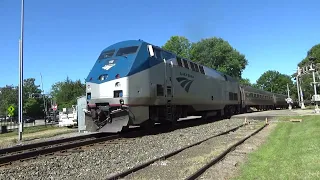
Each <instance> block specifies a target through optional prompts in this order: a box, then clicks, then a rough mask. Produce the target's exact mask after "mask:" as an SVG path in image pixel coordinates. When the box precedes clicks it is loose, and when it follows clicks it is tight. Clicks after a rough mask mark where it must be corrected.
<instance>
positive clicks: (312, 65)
mask: <svg viewBox="0 0 320 180" xmlns="http://www.w3.org/2000/svg"><path fill="white" fill-rule="evenodd" d="M309 60H310V61H311V65H310V69H309V70H310V71H311V72H312V79H313V83H312V84H313V90H314V95H313V97H312V100H313V101H314V103H315V107H314V112H315V113H320V110H319V107H318V102H319V101H320V95H318V94H317V84H318V82H316V77H315V71H316V69H315V60H316V58H314V57H309Z"/></svg>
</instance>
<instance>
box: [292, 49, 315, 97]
mask: <svg viewBox="0 0 320 180" xmlns="http://www.w3.org/2000/svg"><path fill="white" fill-rule="evenodd" d="M309 57H314V58H316V59H315V62H314V64H315V66H316V70H317V71H318V72H317V75H316V81H320V77H319V70H320V44H316V45H314V46H313V47H311V49H310V50H309V51H308V52H307V54H306V57H305V58H304V59H303V60H302V61H301V62H299V63H298V66H299V67H300V68H302V67H305V66H309V65H310V63H311V62H310V60H309ZM296 75H297V73H295V74H293V76H296ZM299 80H300V82H299V83H300V85H301V88H302V91H303V97H304V99H305V100H307V99H308V100H310V99H311V98H312V96H313V95H314V89H313V85H312V84H311V83H312V82H313V77H312V74H311V73H310V74H303V75H302V77H301V78H300V79H299ZM317 93H320V88H317Z"/></svg>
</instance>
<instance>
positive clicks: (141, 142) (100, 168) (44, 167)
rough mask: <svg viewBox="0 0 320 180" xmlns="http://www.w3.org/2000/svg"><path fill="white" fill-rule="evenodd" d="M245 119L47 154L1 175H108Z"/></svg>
mask: <svg viewBox="0 0 320 180" xmlns="http://www.w3.org/2000/svg"><path fill="white" fill-rule="evenodd" d="M243 122H244V120H243V119H231V120H222V121H217V122H212V123H209V124H203V125H199V126H194V127H188V128H183V129H177V130H174V131H171V132H167V133H161V134H156V135H148V136H143V137H139V138H134V139H131V140H130V141H128V143H121V144H107V146H94V147H93V148H90V149H86V150H85V151H84V152H78V153H71V154H68V155H67V156H47V157H41V158H38V159H34V160H28V161H25V162H19V163H15V164H14V166H6V167H2V168H1V169H0V179H105V178H106V177H107V176H109V175H111V174H113V173H118V172H121V171H123V170H125V169H127V168H131V167H133V166H136V165H138V164H141V163H143V162H146V161H148V160H151V159H154V158H156V157H159V156H161V155H164V154H167V153H169V152H172V151H174V150H177V149H179V148H181V147H184V146H187V145H190V144H192V143H195V142H197V141H200V140H203V139H205V138H207V137H209V136H212V135H215V134H218V133H221V132H223V131H226V130H228V129H231V128H233V127H236V126H238V125H240V124H243Z"/></svg>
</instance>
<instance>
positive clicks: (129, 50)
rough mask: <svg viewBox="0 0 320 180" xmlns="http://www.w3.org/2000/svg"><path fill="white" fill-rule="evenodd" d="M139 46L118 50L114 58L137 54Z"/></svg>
mask: <svg viewBox="0 0 320 180" xmlns="http://www.w3.org/2000/svg"><path fill="white" fill-rule="evenodd" d="M138 47H139V46H130V47H125V48H120V49H119V50H118V52H117V55H116V56H124V55H127V54H134V53H136V52H137V50H138Z"/></svg>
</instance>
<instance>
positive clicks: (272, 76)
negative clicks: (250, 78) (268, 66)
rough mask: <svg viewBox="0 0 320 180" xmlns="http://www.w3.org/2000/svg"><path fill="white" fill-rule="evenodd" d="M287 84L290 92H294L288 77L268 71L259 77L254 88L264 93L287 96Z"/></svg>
mask: <svg viewBox="0 0 320 180" xmlns="http://www.w3.org/2000/svg"><path fill="white" fill-rule="evenodd" d="M287 84H288V85H289V89H290V91H291V92H292V91H293V92H294V91H295V89H296V88H295V87H294V84H293V82H292V80H291V77H290V76H289V75H285V74H281V73H279V72H278V71H271V70H269V71H266V72H265V73H263V74H262V75H261V76H260V78H259V79H258V80H257V83H256V86H257V87H259V88H260V89H263V90H265V91H270V92H274V93H279V94H287ZM291 94H292V93H291ZM292 95H293V94H292Z"/></svg>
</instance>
